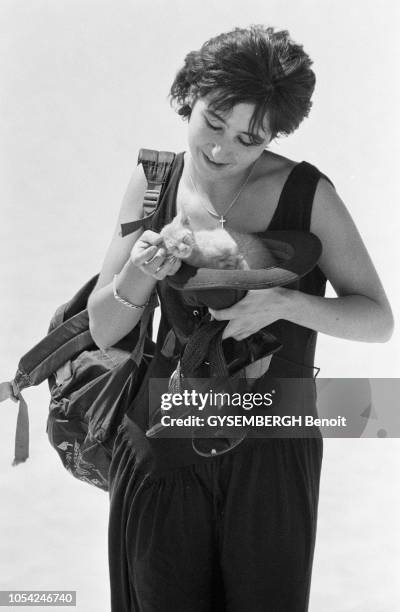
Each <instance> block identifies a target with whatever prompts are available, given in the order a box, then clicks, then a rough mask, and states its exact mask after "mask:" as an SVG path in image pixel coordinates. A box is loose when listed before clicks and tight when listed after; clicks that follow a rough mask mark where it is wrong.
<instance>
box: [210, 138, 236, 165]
mask: <svg viewBox="0 0 400 612" xmlns="http://www.w3.org/2000/svg"><path fill="white" fill-rule="evenodd" d="M231 158H232V153H231V151H229V148H228V147H227V146H224V145H222V144H221V143H215V144H214V145H213V146H212V149H211V159H212V161H215V162H217V163H221V164H222V163H229V162H230V161H231Z"/></svg>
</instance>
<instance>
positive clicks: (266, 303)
mask: <svg viewBox="0 0 400 612" xmlns="http://www.w3.org/2000/svg"><path fill="white" fill-rule="evenodd" d="M294 293H296V292H295V291H292V290H289V289H284V288H282V287H274V288H272V289H254V290H250V291H248V292H247V294H246V296H245V297H244V298H243V299H242V300H240V301H239V302H237V303H236V304H234V305H233V306H231V307H230V308H223V309H221V310H213V309H212V308H209V309H208V310H209V313H210V314H211V315H212V316H213V317H214V319H216V320H217V321H223V320H226V319H228V320H229V323H228V325H227V326H226V327H225V329H224V332H223V334H222V339H225V338H230V337H231V338H234V339H235V340H244V338H247V337H248V336H251V334H255V333H256V332H258V331H259V330H260V329H262V328H263V327H266V326H267V325H271V323H274V322H275V321H277V320H278V319H285V318H287V314H288V303H289V301H290V297H292V299H293V297H294V296H293V294H294Z"/></svg>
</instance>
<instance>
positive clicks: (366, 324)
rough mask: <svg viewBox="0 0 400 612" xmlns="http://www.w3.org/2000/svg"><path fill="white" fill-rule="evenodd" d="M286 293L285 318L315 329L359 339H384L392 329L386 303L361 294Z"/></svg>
mask: <svg viewBox="0 0 400 612" xmlns="http://www.w3.org/2000/svg"><path fill="white" fill-rule="evenodd" d="M283 291H285V292H290V294H289V293H287V298H288V300H287V311H288V312H287V315H286V316H285V318H286V319H287V320H289V321H292V322H293V323H297V324H298V325H303V326H304V327H309V328H311V329H315V330H316V331H319V332H322V333H324V334H328V335H330V336H336V337H338V338H345V339H347V340H358V341H361V342H386V341H387V340H389V338H390V336H391V335H392V332H393V325H394V323H393V315H392V312H391V310H390V306H389V305H387V306H382V305H381V304H380V303H378V302H375V301H374V300H372V299H370V298H367V297H365V296H363V295H346V296H341V297H337V298H325V297H318V296H315V295H309V294H306V293H302V292H300V291H292V290H290V289H284V290H283Z"/></svg>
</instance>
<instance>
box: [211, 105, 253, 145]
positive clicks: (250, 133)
mask: <svg viewBox="0 0 400 612" xmlns="http://www.w3.org/2000/svg"><path fill="white" fill-rule="evenodd" d="M205 110H206V112H207V113H209V114H210V115H212V116H213V117H214V118H215V119H218V121H222V123H224V124H225V125H226V121H225V119H224V118H223V117H221V115H219V114H218V113H216V112H215V111H213V110H211V108H206V109H205ZM240 133H241V134H245V135H246V136H250V138H253V139H254V140H257V141H259V142H262V141H263V140H264V137H263V136H260V135H259V134H255V133H254V132H246V131H242V132H240Z"/></svg>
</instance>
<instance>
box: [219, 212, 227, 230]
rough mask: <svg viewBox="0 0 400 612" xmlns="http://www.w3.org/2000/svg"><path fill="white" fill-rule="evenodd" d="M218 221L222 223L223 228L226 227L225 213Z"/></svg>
mask: <svg viewBox="0 0 400 612" xmlns="http://www.w3.org/2000/svg"><path fill="white" fill-rule="evenodd" d="M218 221H219V222H220V224H221V228H222V229H224V223H226V219H225V217H224V215H221V216H220V218H219V219H218Z"/></svg>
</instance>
